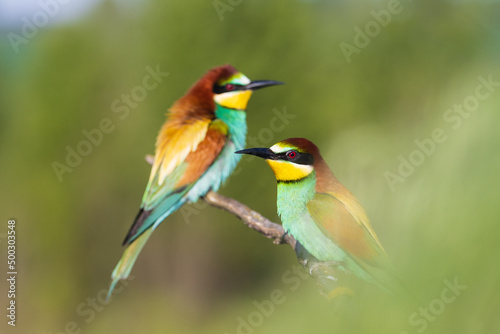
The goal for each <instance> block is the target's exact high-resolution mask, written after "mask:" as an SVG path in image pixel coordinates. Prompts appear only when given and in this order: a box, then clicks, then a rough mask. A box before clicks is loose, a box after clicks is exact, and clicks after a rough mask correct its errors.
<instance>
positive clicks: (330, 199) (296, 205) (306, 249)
mask: <svg viewBox="0 0 500 334" xmlns="http://www.w3.org/2000/svg"><path fill="white" fill-rule="evenodd" d="M236 153H239V154H250V155H254V156H257V157H261V158H263V159H265V160H266V162H267V163H268V164H269V166H270V167H271V169H272V170H273V172H274V175H275V177H276V180H277V182H278V193H277V197H278V200H277V208H278V214H279V216H280V218H281V221H282V223H283V228H284V229H285V231H286V233H289V234H290V235H291V236H293V237H294V238H295V240H296V241H297V243H296V246H295V251H296V254H297V257H298V259H299V261H300V262H301V263H302V264H303V265H304V266H305V267H306V268H307V269H308V270H309V272H310V273H311V275H313V276H315V277H316V278H317V279H318V280H319V281H321V283H320V287H321V288H322V290H323V292H324V293H325V294H327V295H328V296H329V297H334V296H335V295H336V294H337V295H338V294H345V293H348V294H351V293H352V291H351V290H350V289H348V288H345V287H342V286H336V284H335V282H333V284H332V283H331V282H330V283H331V284H327V283H328V281H336V276H338V275H339V274H345V273H347V274H354V276H357V277H359V278H361V279H363V280H365V281H368V282H371V283H373V284H375V285H377V286H379V287H381V288H383V289H384V290H387V291H390V292H396V293H397V294H399V293H400V292H401V291H402V290H401V287H400V285H399V283H398V281H397V280H396V279H395V277H394V276H393V274H392V266H391V264H390V262H389V260H388V258H387V256H386V253H385V251H384V248H383V247H382V244H381V243H380V241H379V239H378V237H377V235H376V234H375V231H374V230H373V228H372V226H371V224H370V222H369V220H368V217H367V215H366V213H365V210H364V209H363V207H362V206H361V204H359V202H358V200H357V199H356V197H354V195H353V194H352V193H351V192H350V191H349V190H348V189H347V188H346V187H344V186H343V185H342V184H341V183H340V182H339V180H337V178H336V177H335V176H334V174H333V173H332V171H331V170H330V168H329V167H328V165H327V164H326V162H325V160H324V159H323V157H322V156H321V154H320V152H319V149H318V147H317V146H316V145H314V144H313V143H312V142H311V141H309V140H307V139H304V138H289V139H285V140H283V141H281V142H279V143H277V144H275V145H273V146H272V147H271V148H249V149H245V150H240V151H237V152H236ZM325 285H326V287H325ZM329 287H332V289H331V290H326V289H328V288H329Z"/></svg>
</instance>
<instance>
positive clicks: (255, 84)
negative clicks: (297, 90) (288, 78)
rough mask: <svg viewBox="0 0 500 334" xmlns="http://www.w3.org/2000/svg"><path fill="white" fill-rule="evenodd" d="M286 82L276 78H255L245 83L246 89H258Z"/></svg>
mask: <svg viewBox="0 0 500 334" xmlns="http://www.w3.org/2000/svg"><path fill="white" fill-rule="evenodd" d="M284 84H285V83H284V82H281V81H274V80H255V81H252V82H250V83H249V84H248V85H245V89H251V90H257V89H261V88H264V87H269V86H276V85H284Z"/></svg>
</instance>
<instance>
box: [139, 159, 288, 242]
mask: <svg viewBox="0 0 500 334" xmlns="http://www.w3.org/2000/svg"><path fill="white" fill-rule="evenodd" d="M153 160H154V158H153V156H151V155H149V154H148V155H146V161H147V162H148V163H149V164H152V163H153ZM203 200H204V201H205V202H207V203H208V204H209V205H211V206H213V207H216V208H218V209H222V210H226V211H228V212H230V213H232V214H233V215H235V216H236V217H238V218H239V219H241V220H242V221H243V223H245V225H247V226H248V227H250V228H251V229H253V230H255V231H257V232H259V233H260V234H262V235H264V236H266V237H267V238H269V239H273V243H275V244H289V245H290V246H291V247H292V248H293V249H295V243H296V241H295V239H294V238H293V237H292V236H291V235H289V234H287V233H285V230H284V229H283V227H282V226H281V225H279V224H276V223H273V222H272V221H270V220H269V219H267V218H266V217H264V216H263V215H261V214H260V213H258V212H256V211H253V210H252V209H250V208H249V207H248V206H246V205H244V204H241V203H240V202H238V201H237V200H235V199H232V198H229V197H225V196H222V195H220V194H218V193H216V192H213V191H210V192H208V193H207V194H206V195H205V197H203Z"/></svg>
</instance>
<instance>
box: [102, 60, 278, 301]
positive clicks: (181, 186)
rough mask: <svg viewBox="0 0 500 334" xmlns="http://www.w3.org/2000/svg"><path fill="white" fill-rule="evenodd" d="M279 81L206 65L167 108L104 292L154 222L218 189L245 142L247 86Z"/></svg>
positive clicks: (129, 263)
mask: <svg viewBox="0 0 500 334" xmlns="http://www.w3.org/2000/svg"><path fill="white" fill-rule="evenodd" d="M279 84H282V83H281V82H278V81H271V80H257V81H251V80H250V79H248V78H247V77H246V76H245V75H244V74H243V73H241V72H239V71H237V70H236V69H235V68H234V67H232V66H230V65H224V66H220V67H216V68H213V69H211V70H210V71H208V72H207V73H206V74H205V75H204V76H203V77H202V78H201V79H199V80H198V82H196V83H195V84H194V85H193V86H192V87H191V89H189V91H188V92H187V93H186V95H184V96H183V97H182V98H180V99H179V100H177V101H176V102H175V103H174V104H173V106H172V107H171V108H170V109H169V113H168V114H167V120H166V122H165V124H164V125H163V127H162V128H161V130H160V133H159V134H158V138H157V140H156V151H155V156H154V161H153V166H152V169H151V173H150V177H149V181H148V184H147V186H146V190H145V192H144V195H143V197H142V203H141V207H140V210H139V212H138V214H137V216H136V218H135V220H134V223H133V224H132V226H131V227H130V230H129V232H128V234H127V236H126V238H125V240H124V242H123V245H124V246H126V248H125V251H124V253H123V256H122V258H121V259H120V261H119V262H118V264H117V266H116V268H115V269H114V271H113V273H112V282H111V286H110V289H109V292H108V298H109V296H110V295H111V293H112V291H113V289H114V287H115V285H116V283H117V282H118V281H119V280H121V279H126V278H127V277H128V276H129V274H130V271H131V270H132V267H133V265H134V263H135V261H136V259H137V256H138V255H139V253H140V251H141V250H142V248H143V247H144V245H145V243H146V241H147V240H148V239H149V237H150V236H151V234H152V233H153V231H154V230H155V228H156V227H157V226H158V225H159V224H160V223H161V222H162V221H163V220H164V219H165V218H166V217H168V216H169V215H170V214H172V213H173V212H174V211H176V210H177V209H179V208H180V207H181V206H182V205H183V204H185V203H186V202H196V201H197V200H198V199H199V198H200V197H202V196H204V195H205V194H206V193H207V192H209V191H210V190H213V191H217V190H218V189H219V187H220V185H221V183H223V182H224V181H225V180H226V179H227V177H228V176H229V175H230V174H231V173H232V172H233V170H234V168H235V167H236V164H237V163H238V161H239V160H240V156H238V155H235V154H234V151H237V150H241V149H243V148H244V147H245V140H246V134H247V125H246V112H245V110H246V108H247V103H248V101H249V99H250V96H251V95H252V92H253V91H255V90H257V89H260V88H264V87H269V86H273V85H279Z"/></svg>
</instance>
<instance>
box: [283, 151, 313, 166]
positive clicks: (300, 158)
mask: <svg viewBox="0 0 500 334" xmlns="http://www.w3.org/2000/svg"><path fill="white" fill-rule="evenodd" d="M289 152H290V151H287V152H283V153H279V154H276V158H277V160H286V161H290V162H293V163H294V164H299V165H313V164H314V158H313V156H312V154H310V153H301V152H298V151H293V152H295V153H296V154H295V157H294V158H290V157H289V156H290V155H289V154H288V155H287V153H289Z"/></svg>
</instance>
